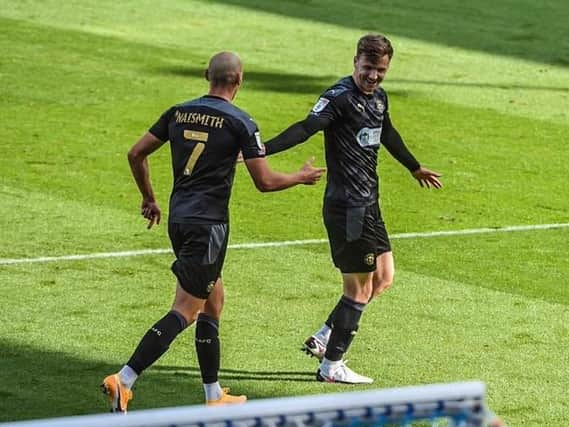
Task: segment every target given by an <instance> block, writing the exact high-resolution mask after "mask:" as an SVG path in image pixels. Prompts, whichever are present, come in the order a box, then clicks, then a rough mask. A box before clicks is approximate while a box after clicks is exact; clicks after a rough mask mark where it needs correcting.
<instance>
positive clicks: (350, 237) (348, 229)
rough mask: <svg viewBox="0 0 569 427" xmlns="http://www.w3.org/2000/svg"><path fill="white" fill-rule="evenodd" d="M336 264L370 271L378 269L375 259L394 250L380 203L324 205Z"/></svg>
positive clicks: (346, 269) (347, 269)
mask: <svg viewBox="0 0 569 427" xmlns="http://www.w3.org/2000/svg"><path fill="white" fill-rule="evenodd" d="M323 216H324V224H325V225H326V231H327V232H328V240H329V241H330V250H331V252H332V260H333V261H334V265H335V266H336V267H338V268H339V269H340V271H341V272H342V273H366V272H371V271H374V270H375V268H376V263H375V258H376V257H377V256H378V255H381V254H382V253H385V252H389V251H391V244H390V242H389V235H388V234H387V230H386V229H385V223H384V222H383V219H382V218H381V212H380V210H379V206H378V205H377V203H376V204H373V205H370V206H357V207H340V206H333V205H327V204H326V203H324V208H323Z"/></svg>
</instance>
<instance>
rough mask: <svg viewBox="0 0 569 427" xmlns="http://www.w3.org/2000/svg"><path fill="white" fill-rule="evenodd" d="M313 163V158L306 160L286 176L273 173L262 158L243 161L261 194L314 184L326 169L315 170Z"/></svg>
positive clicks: (280, 173) (285, 174)
mask: <svg viewBox="0 0 569 427" xmlns="http://www.w3.org/2000/svg"><path fill="white" fill-rule="evenodd" d="M313 162H314V158H312V159H310V160H307V161H306V162H305V163H304V165H303V166H302V168H300V170H299V171H298V172H295V173H292V174H287V173H282V172H276V171H273V170H272V169H271V168H270V167H269V163H268V162H267V159H265V158H264V157H259V158H254V159H245V165H246V166H247V170H248V171H249V174H250V175H251V178H252V179H253V182H254V183H255V186H256V187H257V189H258V190H259V191H261V192H263V193H264V192H268V191H280V190H285V189H287V188H290V187H293V186H295V185H298V184H305V185H313V184H316V183H317V182H318V181H319V180H320V178H321V177H322V174H323V173H324V172H325V171H326V169H325V168H315V167H314V166H312V164H313Z"/></svg>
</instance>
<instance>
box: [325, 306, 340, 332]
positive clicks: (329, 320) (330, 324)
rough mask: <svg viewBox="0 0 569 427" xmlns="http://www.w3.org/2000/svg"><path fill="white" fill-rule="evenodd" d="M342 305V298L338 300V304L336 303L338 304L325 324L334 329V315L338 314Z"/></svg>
mask: <svg viewBox="0 0 569 427" xmlns="http://www.w3.org/2000/svg"><path fill="white" fill-rule="evenodd" d="M341 305H342V300H341V299H340V301H338V304H336V306H335V307H334V308H333V309H332V311H331V312H330V314H329V315H328V319H326V321H325V322H324V324H325V325H326V326H328V327H329V328H330V329H332V326H333V325H334V317H335V316H336V312H337V311H338V307H340V306H341Z"/></svg>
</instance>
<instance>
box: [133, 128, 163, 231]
mask: <svg viewBox="0 0 569 427" xmlns="http://www.w3.org/2000/svg"><path fill="white" fill-rule="evenodd" d="M163 144H164V141H161V140H159V139H158V138H157V137H156V136H154V135H152V134H151V133H150V132H147V133H146V134H144V135H143V136H142V138H140V139H139V140H138V142H137V143H136V144H134V145H133V146H132V148H131V149H130V150H129V152H128V163H129V165H130V170H131V172H132V176H133V177H134V180H135V181H136V185H137V186H138V189H139V190H140V194H141V195H142V205H141V208H140V213H141V215H142V216H143V217H144V218H146V219H147V220H148V221H149V222H148V228H152V226H153V225H154V224H160V217H161V212H160V207H159V206H158V203H156V199H155V198H154V191H153V190H152V184H151V182H150V168H149V166H148V159H147V157H148V156H149V155H150V154H152V153H153V152H154V151H156V150H157V149H158V148H160V147H161V146H162V145H163Z"/></svg>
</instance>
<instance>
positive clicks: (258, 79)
mask: <svg viewBox="0 0 569 427" xmlns="http://www.w3.org/2000/svg"><path fill="white" fill-rule="evenodd" d="M156 70H157V72H159V73H164V74H169V75H173V76H179V77H193V78H200V77H203V73H204V69H203V68H199V67H182V66H170V67H163V68H158V69H156ZM341 77H344V76H340V75H338V76H308V75H304V74H294V73H280V72H271V71H254V70H251V71H246V72H245V79H244V87H245V88H251V89H255V90H265V91H271V92H282V93H299V94H313V95H314V96H318V95H319V94H321V93H322V92H323V91H324V90H326V89H327V88H328V87H330V86H331V85H332V84H334V83H335V82H336V81H337V80H338V79H340V78H341ZM387 83H397V84H401V85H435V86H456V87H475V88H481V89H504V90H534V91H549V92H569V87H565V86H543V85H520V84H507V85H506V84H500V83H485V82H477V83H471V82H456V81H442V80H419V79H392V78H388V79H387ZM389 93H390V94H392V95H393V94H397V90H390V91H389ZM402 94H404V93H402Z"/></svg>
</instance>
